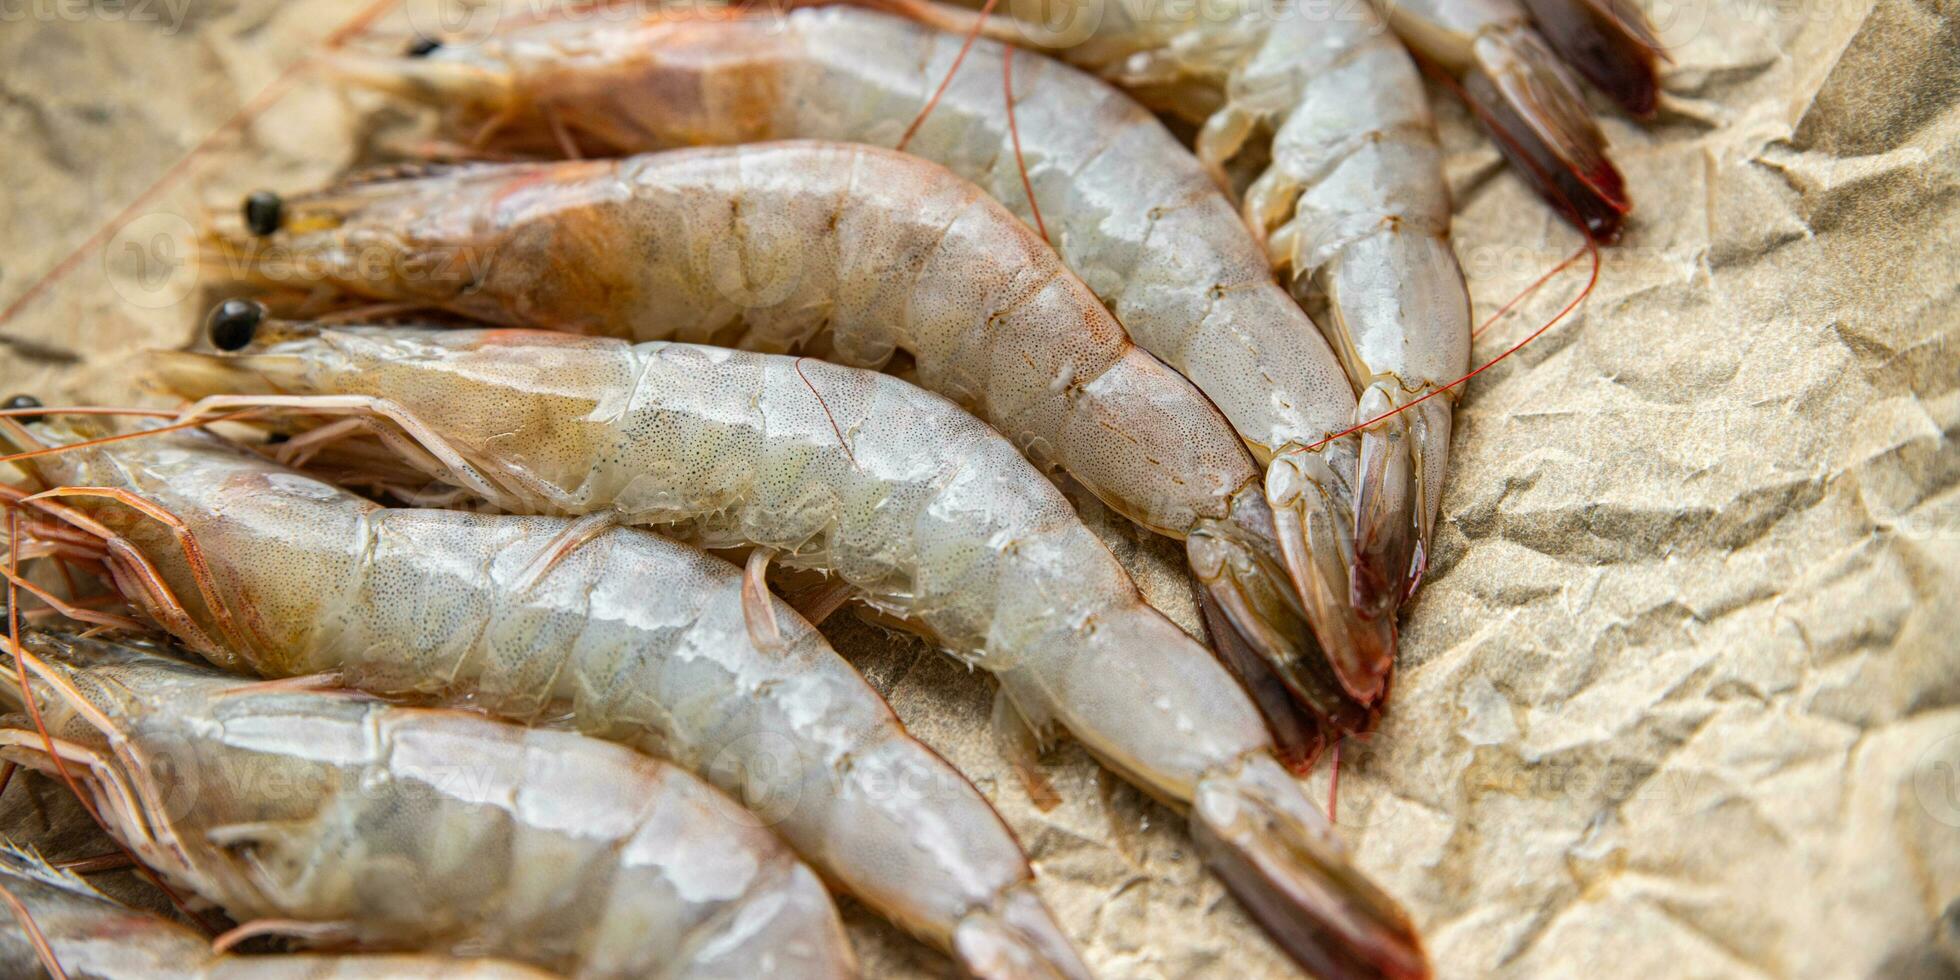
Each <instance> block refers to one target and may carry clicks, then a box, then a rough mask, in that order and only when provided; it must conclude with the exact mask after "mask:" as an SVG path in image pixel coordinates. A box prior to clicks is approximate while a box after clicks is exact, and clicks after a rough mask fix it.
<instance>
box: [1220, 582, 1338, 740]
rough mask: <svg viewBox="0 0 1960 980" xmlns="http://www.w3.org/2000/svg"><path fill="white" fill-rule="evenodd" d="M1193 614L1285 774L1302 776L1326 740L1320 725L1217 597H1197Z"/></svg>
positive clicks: (1276, 667) (1319, 721) (1318, 720)
mask: <svg viewBox="0 0 1960 980" xmlns="http://www.w3.org/2000/svg"><path fill="white" fill-rule="evenodd" d="M1198 611H1199V612H1200V613H1202V614H1203V616H1204V619H1205V627H1206V628H1207V629H1209V630H1211V638H1212V645H1213V647H1214V649H1215V650H1216V652H1217V654H1218V659H1219V662H1221V663H1223V664H1224V665H1225V669H1226V670H1229V671H1231V672H1232V676H1234V677H1236V678H1238V681H1239V686H1240V687H1243V688H1245V693H1246V694H1247V696H1249V697H1251V698H1252V703H1253V705H1254V706H1255V707H1257V708H1258V709H1259V714H1260V716H1261V717H1263V718H1265V719H1266V731H1267V732H1268V733H1270V734H1271V735H1272V736H1273V746H1274V748H1275V750H1276V753H1277V754H1278V756H1279V759H1280V761H1281V762H1283V763H1285V764H1286V769H1287V771H1288V772H1291V773H1294V774H1295V775H1302V776H1304V775H1306V774H1307V773H1308V772H1311V771H1312V770H1313V764H1314V762H1315V760H1317V759H1319V758H1320V752H1321V750H1322V749H1323V748H1325V747H1326V743H1327V736H1326V734H1325V729H1324V727H1323V724H1322V722H1321V720H1320V719H1319V718H1317V717H1315V716H1314V715H1313V713H1311V712H1309V711H1308V710H1307V709H1306V708H1305V707H1303V706H1301V704H1300V703H1299V702H1298V701H1296V700H1295V699H1294V697H1293V692H1292V691H1291V690H1290V689H1289V688H1288V687H1287V685H1286V682H1285V681H1284V680H1282V679H1281V678H1280V675H1279V668H1278V666H1276V665H1275V664H1274V663H1273V662H1272V660H1271V659H1270V658H1268V657H1267V656H1265V655H1264V653H1263V652H1262V651H1260V650H1256V649H1254V648H1253V646H1252V644H1251V643H1250V642H1248V641H1247V639H1246V637H1245V636H1244V634H1242V633H1241V632H1240V630H1239V628H1238V627H1237V626H1236V625H1235V624H1234V623H1233V622H1232V620H1231V618H1230V616H1229V614H1227V613H1226V612H1225V611H1224V610H1223V609H1222V608H1220V605H1219V599H1218V595H1217V592H1216V591H1215V590H1213V589H1212V588H1210V587H1206V588H1202V589H1200V590H1199V591H1198Z"/></svg>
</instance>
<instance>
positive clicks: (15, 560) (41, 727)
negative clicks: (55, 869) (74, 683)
mask: <svg viewBox="0 0 1960 980" xmlns="http://www.w3.org/2000/svg"><path fill="white" fill-rule="evenodd" d="M19 532H20V511H19V510H8V511H7V571H8V575H7V646H8V650H9V652H10V653H12V654H13V655H14V677H15V679H16V680H17V681H19V682H20V696H21V700H22V702H24V704H25V706H26V708H27V716H28V718H29V719H30V720H32V721H33V723H34V731H35V732H36V733H38V734H39V735H40V736H41V744H42V746H43V747H44V748H45V750H46V751H47V753H48V758H49V759H51V760H52V761H53V762H54V768H55V771H56V772H57V773H59V774H60V775H61V781H62V782H64V783H67V784H68V791H69V792H71V793H73V794H75V800H76V801H77V802H79V803H80V804H81V805H82V809H83V810H84V811H86V812H87V813H88V815H89V819H91V820H94V821H95V825H96V826H97V827H100V828H102V832H103V833H104V834H107V835H108V837H109V839H110V840H111V841H114V842H115V845H116V848H117V849H118V850H120V851H122V852H123V854H124V855H126V856H127V857H128V858H129V860H130V864H131V865H132V866H134V867H135V868H136V870H137V872H138V873H140V874H141V875H142V876H143V877H144V878H145V879H146V880H148V881H149V882H150V884H152V885H155V886H156V887H157V890H159V891H161V892H163V894H164V895H165V897H167V898H169V899H170V904H171V905H173V906H176V908H177V911H178V912H180V913H182V914H183V915H184V917H185V918H186V919H188V920H190V921H191V922H193V923H195V924H196V925H197V927H198V928H199V929H200V930H202V931H203V932H204V933H205V934H206V935H209V934H210V932H211V927H210V926H209V925H208V924H207V923H205V921H204V920H203V919H202V918H200V917H199V916H198V915H197V913H196V912H193V911H191V907H190V905H189V904H187V903H186V902H185V901H184V898H183V896H182V895H179V894H177V892H176V890H175V889H173V888H171V887H170V886H169V885H168V884H166V883H165V882H164V880H163V878H162V876H160V875H158V874H157V873H156V871H154V870H152V869H151V868H150V866H149V865H146V864H144V863H143V862H142V861H140V860H138V859H137V857H136V854H135V852H133V851H131V850H130V849H129V848H128V847H127V846H126V845H124V844H123V842H122V840H121V838H118V837H117V836H116V835H115V834H113V833H110V832H109V825H108V823H107V822H105V821H104V820H103V819H102V812H101V811H100V810H97V809H96V807H95V801H94V800H92V799H90V798H89V795H88V794H87V793H85V792H83V791H82V785H81V783H80V782H79V781H77V780H76V779H75V775H74V773H71V772H69V771H68V763H67V761H66V760H64V759H63V758H62V756H61V753H60V752H59V751H57V750H56V749H55V745H54V736H53V735H52V734H50V733H49V732H48V726H47V722H46V721H45V720H44V719H43V718H42V717H41V704H40V702H39V701H37V700H35V698H34V689H33V687H32V686H31V685H30V684H29V683H28V681H27V672H28V668H29V665H31V664H32V665H38V666H39V667H40V669H39V670H37V671H35V672H36V673H40V674H42V675H43V676H46V675H48V674H50V673H52V671H50V670H49V668H48V666H47V665H46V664H44V663H41V662H40V660H39V659H38V658H36V657H35V656H34V655H33V654H30V653H28V652H27V648H26V647H25V646H23V645H21V641H20V588H19V586H18V584H17V583H18V582H19V580H20V551H19V549H18V548H17V547H16V544H17V542H18V541H19Z"/></svg>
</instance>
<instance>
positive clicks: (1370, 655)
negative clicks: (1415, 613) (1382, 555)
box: [1265, 440, 1407, 731]
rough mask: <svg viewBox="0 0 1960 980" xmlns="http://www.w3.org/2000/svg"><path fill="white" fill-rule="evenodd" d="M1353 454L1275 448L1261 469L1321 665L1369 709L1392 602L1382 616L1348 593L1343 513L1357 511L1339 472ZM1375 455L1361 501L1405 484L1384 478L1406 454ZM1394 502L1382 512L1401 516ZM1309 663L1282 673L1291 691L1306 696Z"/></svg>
mask: <svg viewBox="0 0 1960 980" xmlns="http://www.w3.org/2000/svg"><path fill="white" fill-rule="evenodd" d="M1352 453H1353V449H1352V448H1351V443H1349V442H1348V441H1346V440H1337V441H1335V442H1333V443H1329V444H1328V445H1327V446H1326V447H1324V448H1323V449H1320V450H1311V449H1306V448H1303V447H1298V446H1294V447H1289V448H1288V449H1285V450H1282V451H1281V452H1280V453H1279V454H1278V455H1276V456H1274V457H1273V461H1272V463H1271V465H1269V466H1268V467H1267V468H1266V485H1265V494H1266V500H1267V502H1268V503H1269V504H1271V506H1272V513H1273V520H1274V524H1275V525H1276V526H1277V528H1278V532H1279V533H1278V537H1279V543H1280V549H1281V551H1282V553H1283V554H1284V556H1285V560H1286V566H1287V571H1288V572H1289V573H1290V577H1291V579H1292V581H1293V584H1294V586H1295V587H1296V589H1297V590H1298V594H1299V599H1300V604H1301V608H1303V609H1304V610H1305V611H1306V615H1307V621H1308V622H1309V623H1312V624H1313V632H1314V636H1315V638H1316V639H1317V640H1319V642H1320V648H1321V650H1322V652H1323V654H1324V663H1325V665H1326V666H1327V667H1328V668H1331V671H1332V673H1333V675H1334V678H1335V679H1336V680H1338V682H1339V686H1340V689H1341V690H1342V691H1344V692H1345V693H1346V695H1347V697H1350V698H1352V699H1354V700H1355V701H1358V702H1359V703H1361V704H1362V705H1369V706H1372V705H1375V704H1377V703H1379V702H1380V701H1381V697H1382V694H1383V692H1385V691H1386V690H1387V687H1388V673H1389V670H1390V669H1391V668H1392V667H1393V666H1394V663H1395V616H1394V615H1393V609H1394V607H1393V605H1392V604H1391V605H1389V606H1388V613H1387V614H1386V615H1384V614H1381V613H1379V612H1374V611H1371V610H1369V609H1364V608H1360V607H1357V606H1356V605H1355V604H1354V602H1353V600H1352V598H1351V594H1352V592H1353V588H1354V581H1355V570H1356V562H1357V561H1359V560H1361V556H1360V555H1359V554H1358V553H1357V551H1356V549H1355V540H1356V539H1355V535H1356V531H1355V528H1354V527H1353V525H1352V523H1351V518H1350V515H1353V514H1355V513H1357V511H1356V509H1355V504H1354V503H1353V502H1352V501H1354V500H1355V497H1354V496H1352V495H1351V494H1350V491H1349V482H1348V480H1346V479H1344V478H1343V476H1342V474H1343V473H1347V472H1352V465H1353V464H1352V462H1351V459H1352ZM1381 458H1382V459H1383V460H1384V466H1383V472H1382V473H1381V474H1378V475H1374V476H1372V477H1371V475H1370V474H1368V473H1366V472H1363V473H1362V474H1361V475H1362V479H1363V481H1364V482H1363V490H1362V492H1361V494H1360V498H1361V499H1362V500H1364V501H1369V502H1372V501H1374V500H1375V499H1376V496H1377V495H1380V496H1384V497H1386V496H1390V495H1393V494H1395V493H1397V492H1398V491H1397V490H1396V489H1395V487H1397V486H1399V485H1401V484H1405V483H1406V482H1407V481H1406V480H1405V479H1401V478H1399V477H1394V478H1391V474H1394V473H1398V472H1401V471H1400V470H1397V468H1396V467H1398V466H1406V460H1407V455H1406V454H1403V455H1401V456H1400V457H1397V456H1396V455H1394V454H1392V453H1385V454H1382V455H1381ZM1398 460H1399V462H1398ZM1370 480H1373V481H1374V482H1376V483H1382V484H1386V485H1387V489H1385V490H1375V489H1369V481H1370ZM1399 499H1401V498H1397V500H1399ZM1395 502H1396V501H1394V500H1387V501H1384V504H1383V505H1382V506H1383V507H1384V513H1388V514H1393V513H1407V511H1406V509H1404V510H1400V511H1397V510H1393V509H1387V507H1386V505H1387V504H1391V503H1395ZM1396 526H1397V525H1396V524H1395V523H1394V522H1385V523H1384V525H1383V527H1384V528H1385V529H1392V528H1394V527H1396ZM1403 526H1406V525H1403ZM1384 533H1385V534H1386V533H1387V532H1386V531H1385V532H1384ZM1372 544H1373V546H1375V547H1390V546H1391V542H1390V540H1389V538H1388V537H1378V538H1375V539H1372ZM1308 666H1310V665H1304V664H1303V665H1302V668H1303V669H1301V670H1296V671H1291V672H1288V673H1286V674H1284V675H1283V676H1287V677H1288V683H1289V686H1291V687H1293V688H1294V691H1295V694H1296V696H1304V695H1306V694H1307V692H1308V691H1309V690H1310V688H1309V687H1308V685H1309V684H1310V683H1312V682H1313V680H1314V679H1315V677H1314V675H1313V674H1312V673H1310V672H1309V671H1308V670H1307V669H1305V668H1306V667H1308ZM1343 727H1346V726H1343ZM1348 730H1351V731H1352V730H1362V729H1354V728H1349V729H1348Z"/></svg>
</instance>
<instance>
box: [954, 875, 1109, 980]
mask: <svg viewBox="0 0 1960 980" xmlns="http://www.w3.org/2000/svg"><path fill="white" fill-rule="evenodd" d="M953 951H954V952H955V953H957V954H958V955H959V958H960V962H961V963H962V964H963V965H964V966H965V967H966V968H967V971H968V972H970V973H972V974H973V975H974V976H976V977H981V978H983V980H1087V978H1088V977H1089V976H1090V973H1089V968H1088V967H1087V966H1085V965H1083V963H1082V960H1081V958H1080V957H1079V956H1077V955H1076V952H1075V948H1074V947H1073V946H1072V945H1071V944H1070V943H1069V941H1068V937H1067V935H1066V934H1065V933H1063V932H1062V929H1061V927H1060V926H1059V925H1057V924H1056V923H1055V919H1054V917H1053V916H1052V915H1050V914H1049V911H1048V907H1047V906H1046V905H1043V904H1042V901H1041V898H1040V896H1038V895H1036V894H1035V892H1034V888H1033V886H1032V885H1027V884H1022V885H1018V886H1015V887H1013V888H1010V889H1008V890H1007V891H1005V892H1002V893H1001V894H1000V895H999V896H997V897H996V899H995V901H994V904H993V906H992V907H991V908H986V909H979V910H976V911H973V912H969V913H967V915H966V917H965V918H963V919H961V920H960V924H959V926H958V928H956V929H955V930H954V932H953Z"/></svg>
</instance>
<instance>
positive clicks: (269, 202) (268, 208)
mask: <svg viewBox="0 0 1960 980" xmlns="http://www.w3.org/2000/svg"><path fill="white" fill-rule="evenodd" d="M285 210H286V205H285V202H284V201H281V200H279V195H277V194H274V193H272V192H271V191H253V192H252V193H250V194H247V195H245V227H246V228H247V229H248V230H250V231H251V233H252V234H254V235H257V236H259V237H260V238H264V237H265V236H267V235H270V234H272V233H273V232H275V231H278V230H279V224H280V222H281V221H282V220H283V219H284V217H285V215H284V212H285Z"/></svg>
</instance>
